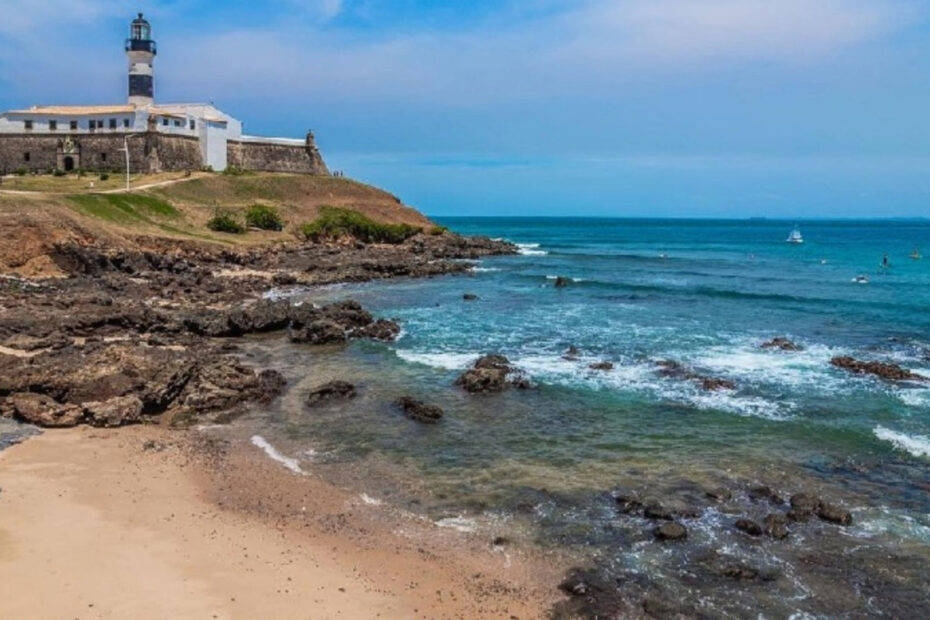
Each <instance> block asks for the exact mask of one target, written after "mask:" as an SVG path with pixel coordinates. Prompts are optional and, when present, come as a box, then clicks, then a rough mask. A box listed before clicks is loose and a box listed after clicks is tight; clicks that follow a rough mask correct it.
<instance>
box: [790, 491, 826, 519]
mask: <svg viewBox="0 0 930 620" xmlns="http://www.w3.org/2000/svg"><path fill="white" fill-rule="evenodd" d="M790 501H791V510H789V511H788V518H789V519H790V520H792V521H807V519H809V518H810V517H811V515H813V514H814V513H815V512H817V509H818V508H819V507H820V500H819V499H817V498H816V497H814V496H813V495H808V494H806V493H795V494H794V495H792V496H791V500H790Z"/></svg>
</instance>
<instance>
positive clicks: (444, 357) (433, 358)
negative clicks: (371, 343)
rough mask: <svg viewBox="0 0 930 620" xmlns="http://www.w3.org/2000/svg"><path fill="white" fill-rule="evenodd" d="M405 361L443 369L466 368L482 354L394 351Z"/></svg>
mask: <svg viewBox="0 0 930 620" xmlns="http://www.w3.org/2000/svg"><path fill="white" fill-rule="evenodd" d="M394 352H395V353H396V354H397V357H399V358H400V359H402V360H404V361H405V362H412V363H414V364H423V365H424V366H430V367H432V368H441V369H443V370H464V369H465V368H468V367H469V366H471V365H472V364H473V363H474V362H475V360H477V359H478V358H479V357H480V356H479V355H477V354H474V353H419V352H416V351H407V350H404V349H399V350H395V351H394Z"/></svg>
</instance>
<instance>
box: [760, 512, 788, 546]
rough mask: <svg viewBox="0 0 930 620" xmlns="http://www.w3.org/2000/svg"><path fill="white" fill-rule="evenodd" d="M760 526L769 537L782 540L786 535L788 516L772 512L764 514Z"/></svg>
mask: <svg viewBox="0 0 930 620" xmlns="http://www.w3.org/2000/svg"><path fill="white" fill-rule="evenodd" d="M762 528H763V530H765V533H766V535H767V536H769V537H770V538H774V539H775V540H782V539H784V538H787V537H788V517H786V516H785V515H783V514H781V513H777V512H773V513H771V514H768V515H766V517H765V519H763V520H762Z"/></svg>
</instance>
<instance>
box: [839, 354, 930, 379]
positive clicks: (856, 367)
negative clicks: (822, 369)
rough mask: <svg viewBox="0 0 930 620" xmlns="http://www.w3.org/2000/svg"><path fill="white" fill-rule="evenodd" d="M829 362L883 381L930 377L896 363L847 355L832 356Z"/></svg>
mask: <svg viewBox="0 0 930 620" xmlns="http://www.w3.org/2000/svg"><path fill="white" fill-rule="evenodd" d="M830 364H831V365H833V366H835V367H836V368H842V369H843V370H848V371H849V372H851V373H854V374H857V375H873V376H876V377H879V378H880V379H884V380H885V381H930V377H925V376H924V375H918V374H916V373H913V372H911V371H909V370H907V369H905V368H901V367H900V366H898V365H897V364H889V363H885V362H874V361H873V362H864V361H862V360H857V359H855V358H852V357H849V356H842V357H834V358H833V359H831V360H830Z"/></svg>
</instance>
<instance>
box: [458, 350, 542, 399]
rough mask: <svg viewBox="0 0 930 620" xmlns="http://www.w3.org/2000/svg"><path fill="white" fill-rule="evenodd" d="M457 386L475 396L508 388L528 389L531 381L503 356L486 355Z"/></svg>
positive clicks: (460, 379)
mask: <svg viewBox="0 0 930 620" xmlns="http://www.w3.org/2000/svg"><path fill="white" fill-rule="evenodd" d="M456 385H458V386H459V387H461V388H462V389H463V390H465V391H466V392H471V393H473V394H480V393H484V394H493V393H499V392H503V391H504V390H506V389H507V388H508V387H516V388H520V389H526V388H529V387H530V382H529V379H528V378H527V377H526V375H524V374H523V373H522V372H521V371H520V370H518V369H517V368H515V367H513V366H511V365H510V360H508V359H507V358H506V357H504V356H503V355H485V356H484V357H481V358H479V359H478V361H476V362H475V364H474V366H473V367H472V368H471V369H469V370H467V371H465V373H464V374H463V375H462V376H460V377H459V378H458V380H457V381H456Z"/></svg>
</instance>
